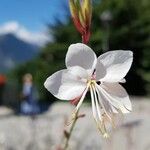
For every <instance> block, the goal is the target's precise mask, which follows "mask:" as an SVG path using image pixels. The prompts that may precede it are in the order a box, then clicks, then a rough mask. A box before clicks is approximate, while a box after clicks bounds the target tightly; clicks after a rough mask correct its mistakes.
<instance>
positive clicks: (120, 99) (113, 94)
mask: <svg viewBox="0 0 150 150" xmlns="http://www.w3.org/2000/svg"><path fill="white" fill-rule="evenodd" d="M100 87H101V92H103V95H104V96H105V97H107V100H108V101H109V102H110V103H111V104H112V105H113V106H114V107H115V108H117V109H120V110H121V111H122V113H129V112H131V111H132V105H131V101H130V99H129V96H128V94H127V92H126V90H125V89H124V88H123V87H122V86H121V85H120V84H118V83H103V84H101V85H100Z"/></svg>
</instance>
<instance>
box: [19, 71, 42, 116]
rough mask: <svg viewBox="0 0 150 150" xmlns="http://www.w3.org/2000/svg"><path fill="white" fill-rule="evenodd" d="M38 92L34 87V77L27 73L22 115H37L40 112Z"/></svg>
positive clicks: (24, 79) (24, 82)
mask: <svg viewBox="0 0 150 150" xmlns="http://www.w3.org/2000/svg"><path fill="white" fill-rule="evenodd" d="M38 98H39V96H38V91H37V89H36V87H35V86H34V85H33V78H32V75H31V74H29V73H27V74H25V75H24V76H23V88H22V102H21V114H24V115H36V114H38V113H39V112H40V108H39V105H38Z"/></svg>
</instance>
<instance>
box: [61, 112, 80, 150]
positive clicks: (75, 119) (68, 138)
mask: <svg viewBox="0 0 150 150" xmlns="http://www.w3.org/2000/svg"><path fill="white" fill-rule="evenodd" d="M78 113H79V111H77V112H76V114H75V116H74V120H73V122H72V124H71V127H70V131H69V132H68V133H67V135H65V138H66V140H65V144H64V148H63V150H67V148H68V145H69V141H70V137H71V135H72V131H73V129H74V127H75V125H76V122H77V120H78Z"/></svg>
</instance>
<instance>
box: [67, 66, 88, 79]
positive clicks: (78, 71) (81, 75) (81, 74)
mask: <svg viewBox="0 0 150 150" xmlns="http://www.w3.org/2000/svg"><path fill="white" fill-rule="evenodd" d="M67 70H68V73H69V74H72V75H73V76H76V77H77V79H79V80H80V79H88V78H89V76H88V72H87V71H86V70H85V69H84V68H82V67H80V66H74V67H70V68H68V69H67Z"/></svg>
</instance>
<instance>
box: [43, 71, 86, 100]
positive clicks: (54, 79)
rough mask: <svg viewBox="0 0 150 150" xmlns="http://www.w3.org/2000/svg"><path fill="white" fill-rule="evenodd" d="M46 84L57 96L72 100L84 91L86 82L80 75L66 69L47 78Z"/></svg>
mask: <svg viewBox="0 0 150 150" xmlns="http://www.w3.org/2000/svg"><path fill="white" fill-rule="evenodd" d="M44 86H45V88H46V89H47V90H48V91H49V92H50V93H52V94H53V95H54V96H55V97H57V98H59V99H62V100H71V99H74V98H76V97H78V96H80V95H81V94H82V93H83V91H84V90H85V88H86V83H85V82H83V81H81V80H78V77H76V76H75V75H72V74H71V73H69V71H68V70H67V69H64V70H60V71H58V72H56V73H54V74H53V75H51V76H50V77H49V78H47V80H46V81H45V83H44Z"/></svg>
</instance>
